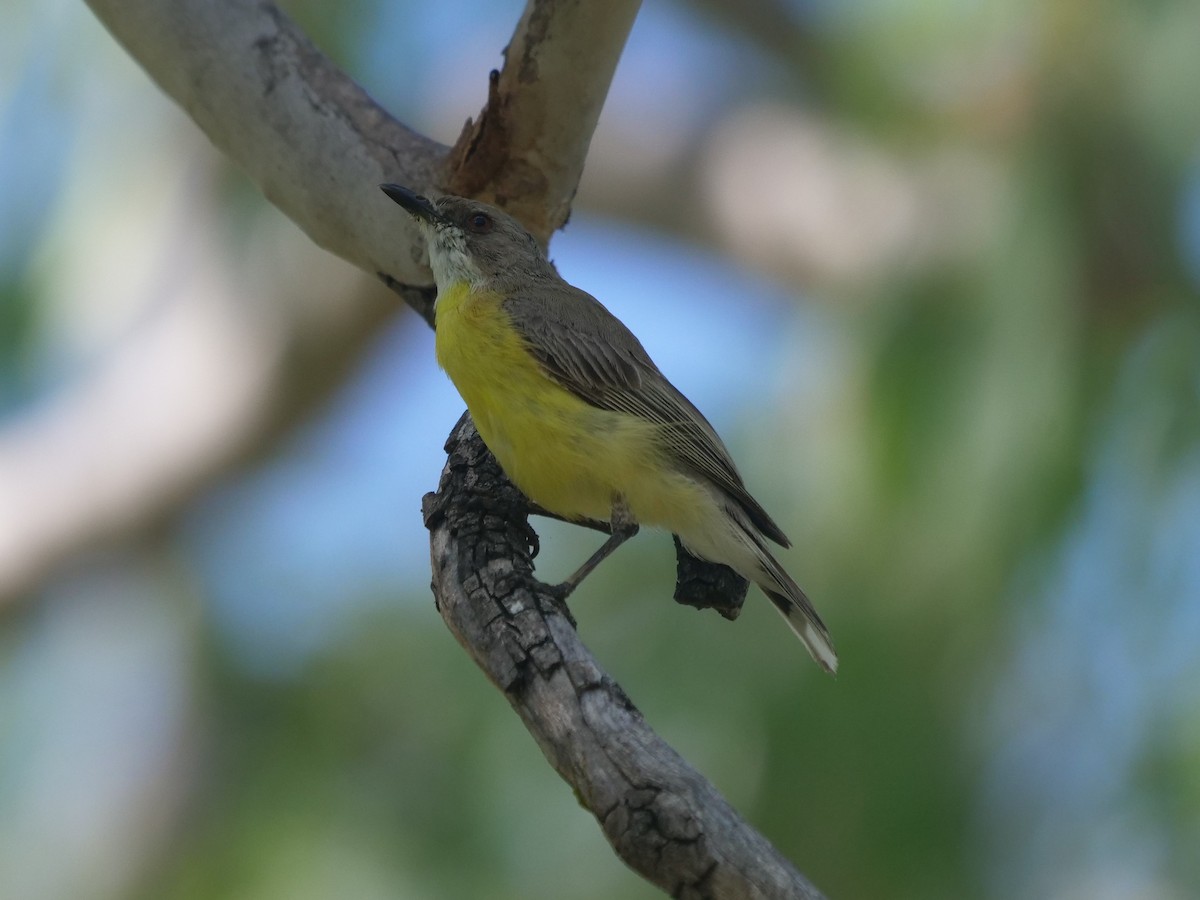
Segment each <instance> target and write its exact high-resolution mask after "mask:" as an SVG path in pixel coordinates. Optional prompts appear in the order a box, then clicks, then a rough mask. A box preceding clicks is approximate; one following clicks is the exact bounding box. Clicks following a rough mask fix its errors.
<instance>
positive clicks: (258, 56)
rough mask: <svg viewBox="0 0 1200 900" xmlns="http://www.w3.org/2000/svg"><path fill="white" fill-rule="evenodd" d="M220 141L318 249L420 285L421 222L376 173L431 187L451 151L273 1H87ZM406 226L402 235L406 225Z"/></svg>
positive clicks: (423, 276) (422, 274)
mask: <svg viewBox="0 0 1200 900" xmlns="http://www.w3.org/2000/svg"><path fill="white" fill-rule="evenodd" d="M88 5H89V6H90V7H91V8H92V11H93V12H95V14H96V16H97V17H98V18H99V19H100V21H101V22H103V23H104V26H105V27H106V28H107V29H108V30H109V31H110V32H112V34H113V36H114V37H115V38H116V39H117V40H118V41H119V42H120V43H121V44H122V46H124V47H125V49H126V50H127V51H128V52H129V54H130V55H131V56H132V57H133V58H134V59H136V60H137V61H138V62H139V63H140V64H141V65H142V67H143V68H144V69H145V70H146V72H147V73H148V74H149V75H150V77H151V78H153V79H154V80H155V81H156V82H157V83H158V85H159V86H160V87H161V88H162V89H163V90H164V91H166V93H167V94H168V95H170V97H171V98H172V99H173V100H175V102H177V103H178V104H179V105H180V106H181V107H183V109H184V110H185V111H186V112H187V113H188V115H190V116H191V117H192V118H193V119H194V120H195V122H196V124H197V125H199V126H200V128H201V129H202V130H203V131H204V133H205V134H206V135H208V137H209V139H210V140H211V141H212V142H213V143H214V144H216V146H217V147H218V148H219V149H220V150H221V151H223V152H224V153H225V154H227V155H228V156H229V158H230V159H231V160H233V162H234V163H236V164H237V165H238V166H239V167H240V168H242V169H243V170H244V171H245V172H246V173H247V174H248V175H249V176H250V177H251V178H252V179H253V180H254V182H255V183H256V184H258V186H259V187H260V188H262V192H263V194H264V195H266V197H267V199H268V200H270V201H271V202H272V203H274V204H275V205H276V206H278V207H279V208H280V209H281V210H282V211H283V212H284V213H285V214H287V216H288V217H289V218H290V219H292V221H294V222H295V223H296V224H297V225H299V226H300V227H301V228H302V229H303V230H304V232H305V233H306V234H308V236H309V237H311V238H312V239H313V241H315V242H316V243H317V244H318V245H319V246H321V247H324V248H325V249H326V250H330V251H332V252H333V253H336V254H337V255H338V256H340V257H342V258H343V259H346V260H348V261H350V262H352V263H354V264H355V265H356V266H358V267H360V268H362V269H364V270H366V271H367V272H370V273H372V274H374V273H387V275H389V276H390V277H391V278H392V279H394V280H395V281H398V282H404V283H411V284H427V283H429V281H430V279H429V276H428V273H427V272H426V271H425V270H424V268H423V266H422V265H421V258H422V257H421V255H420V254H419V253H414V252H413V250H414V247H417V246H418V243H417V241H418V237H417V234H416V230H415V229H414V228H413V227H412V226H411V225H410V224H409V223H408V222H406V221H405V217H404V216H399V215H397V214H396V210H395V208H394V206H392V205H391V204H389V203H387V202H386V198H382V197H380V196H379V190H378V188H377V185H378V184H379V183H380V182H381V181H403V182H404V183H405V184H409V185H413V186H414V187H418V188H430V187H432V186H433V185H434V184H435V182H436V181H437V180H438V173H439V172H440V171H441V167H442V165H443V163H444V161H445V158H446V152H447V151H446V148H445V147H443V146H442V145H440V144H438V143H436V142H435V141H431V140H429V139H428V138H425V137H422V136H421V135H419V134H417V133H415V132H413V131H411V130H410V129H408V128H406V127H405V126H404V125H402V124H400V123H399V122H397V121H396V120H395V119H393V118H392V117H391V116H389V115H388V114H387V113H386V112H385V111H384V110H383V109H382V108H380V107H379V106H378V105H376V104H375V102H374V101H372V100H371V98H370V97H368V96H367V95H366V93H365V92H364V91H363V90H362V89H361V88H360V87H359V86H358V85H356V84H355V83H354V82H353V81H351V80H350V79H349V78H348V77H347V76H346V75H345V74H343V73H342V72H340V71H339V70H338V69H337V68H336V67H335V66H334V65H333V63H332V62H330V61H329V60H328V59H327V58H326V57H324V56H323V55H321V53H320V52H319V51H318V50H317V49H316V48H315V47H313V45H312V44H311V43H310V42H309V40H308V38H306V37H305V36H304V34H302V33H301V32H300V30H299V29H298V28H297V27H296V26H295V25H294V24H293V23H292V22H291V21H290V20H289V19H288V18H287V17H286V16H285V15H284V14H283V13H282V12H280V11H279V10H278V9H277V8H276V7H275V6H274V5H273V4H271V3H268V2H260V0H88ZM405 229H406V230H407V233H406V232H405Z"/></svg>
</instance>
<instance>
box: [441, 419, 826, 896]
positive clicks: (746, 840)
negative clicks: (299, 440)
mask: <svg viewBox="0 0 1200 900" xmlns="http://www.w3.org/2000/svg"><path fill="white" fill-rule="evenodd" d="M446 450H447V453H448V454H449V458H448V460H447V463H446V467H445V469H444V471H443V472H442V478H441V482H440V484H439V486H438V490H437V493H436V494H429V495H427V496H426V498H425V504H424V509H425V522H426V525H427V526H428V528H429V530H430V547H431V557H432V562H433V590H434V595H435V597H436V600H437V606H438V610H439V611H440V612H441V615H442V618H443V619H444V620H445V621H446V624H447V625H448V626H449V628H450V630H451V631H452V632H453V633H454V636H455V637H456V638H457V639H458V641H459V643H461V644H462V645H463V647H464V648H465V649H466V650H467V652H468V653H469V654H470V655H471V657H472V658H473V659H474V660H475V662H476V663H477V664H478V665H479V667H480V668H481V669H483V671H484V672H485V673H486V674H487V676H488V678H490V679H491V680H492V682H493V683H494V684H495V685H496V686H497V687H498V688H499V689H500V690H501V691H503V693H504V695H505V697H506V698H507V699H508V701H509V703H510V704H512V707H513V709H514V710H516V712H517V714H518V715H520V717H521V719H522V721H524V723H525V725H526V727H527V728H528V729H529V731H530V733H531V734H532V735H533V737H534V739H535V740H536V741H537V742H538V745H539V746H540V747H541V749H542V752H543V753H544V754H545V755H546V759H547V760H549V762H550V764H551V765H553V766H554V768H555V769H556V770H557V771H558V773H559V774H560V775H561V776H562V777H563V779H565V780H566V781H567V783H568V784H570V785H571V787H572V788H573V789H574V791H575V793H576V795H577V796H578V797H579V800H580V802H581V803H582V804H583V805H584V806H585V807H586V808H587V809H588V810H589V811H591V812H592V814H593V815H595V817H596V819H597V821H598V822H599V823H600V827H601V828H602V829H603V831H604V835H605V837H606V838H608V841H609V842H610V843H611V844H612V846H613V849H614V850H615V851H616V852H617V854H618V855H619V856H620V857H621V859H622V860H624V861H625V862H626V863H627V864H628V865H629V866H630V867H631V868H633V869H634V870H635V871H637V872H638V873H639V874H641V875H642V876H643V877H645V878H646V879H648V880H649V881H651V882H653V883H654V884H656V885H658V886H659V887H660V888H662V889H663V890H664V891H666V892H667V893H669V894H670V895H671V896H673V897H680V898H688V900H701V898H711V900H760V898H761V900H765V898H818V897H820V896H821V895H820V893H819V892H818V891H817V890H816V888H814V887H813V886H812V884H810V883H809V882H808V881H807V879H805V878H804V876H803V875H801V874H800V873H799V872H797V871H796V869H795V868H794V867H793V866H792V865H791V863H789V862H788V861H787V860H786V859H785V858H784V857H783V856H782V855H781V854H780V853H779V852H778V851H777V850H776V849H775V848H774V847H773V846H772V845H771V844H770V842H769V841H767V840H766V838H764V837H763V836H762V835H761V834H759V833H758V832H757V831H755V830H754V829H753V828H752V827H751V826H750V825H748V824H747V823H746V821H745V820H744V819H742V817H741V816H739V815H738V814H737V812H735V811H734V810H733V808H732V807H731V806H730V805H729V804H728V803H727V802H726V801H725V799H724V798H723V797H721V795H720V794H719V793H718V792H717V791H716V789H715V788H714V787H713V786H712V785H711V784H710V783H709V782H708V781H707V780H705V779H704V777H703V776H701V775H700V774H699V773H698V772H696V771H695V770H694V769H692V768H691V767H690V766H688V764H687V763H686V762H685V761H684V760H683V759H682V758H681V757H680V756H679V755H678V754H677V753H676V752H675V751H674V750H673V749H671V747H670V746H668V745H667V744H666V743H665V742H664V741H663V740H662V738H660V737H659V736H658V735H657V734H655V733H654V731H653V730H651V728H650V727H649V726H648V725H647V724H646V721H645V719H643V718H642V715H641V713H640V712H638V710H637V708H636V707H635V706H634V705H633V703H632V701H630V699H629V697H628V696H626V694H625V692H624V691H623V690H622V689H621V687H620V685H618V684H617V683H616V682H615V681H613V679H612V677H611V676H609V675H608V674H607V673H606V672H605V671H604V670H603V669H602V668H601V667H600V665H599V663H597V661H596V660H595V658H594V657H593V656H592V655H591V654H590V653H589V652H588V650H587V648H586V647H584V645H583V643H582V642H581V641H580V640H579V636H578V634H577V633H576V631H575V627H574V622H573V621H572V619H571V615H570V613H569V612H568V610H567V609H566V608H565V606H564V605H562V604H560V603H558V602H557V601H555V600H554V599H553V595H552V594H550V593H549V592H547V591H546V590H545V589H544V587H543V586H542V585H541V584H540V583H539V582H538V581H537V580H536V579H535V578H534V576H533V563H532V557H533V548H534V547H535V546H536V537H535V536H534V535H533V532H532V530H531V529H530V527H529V523H528V518H527V515H528V506H527V503H526V501H525V499H524V497H523V496H522V495H521V493H520V492H519V491H518V490H517V489H516V488H515V487H513V485H512V484H511V483H510V482H509V481H508V480H507V479H506V478H505V477H504V475H503V473H502V472H501V470H500V468H499V466H498V465H497V463H496V461H495V459H494V457H492V455H491V454H490V453H489V452H488V451H487V449H486V448H485V447H484V445H483V442H482V441H481V440H480V439H479V435H478V433H477V432H476V431H475V427H474V424H473V423H472V422H471V420H470V418H469V417H468V416H466V415H464V416H463V418H462V419H461V420H460V421H459V423H458V425H456V426H455V428H454V431H453V432H452V433H451V435H450V439H449V440H448V441H447V443H446Z"/></svg>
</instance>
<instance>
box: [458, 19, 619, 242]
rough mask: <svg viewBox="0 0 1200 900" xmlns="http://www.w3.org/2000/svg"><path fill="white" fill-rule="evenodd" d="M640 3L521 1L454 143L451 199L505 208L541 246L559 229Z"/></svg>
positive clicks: (568, 210)
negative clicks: (482, 102) (499, 56)
mask: <svg viewBox="0 0 1200 900" xmlns="http://www.w3.org/2000/svg"><path fill="white" fill-rule="evenodd" d="M640 6H641V0H609V2H605V3H580V2H562V0H528V2H527V3H526V5H525V12H524V13H523V14H522V16H521V20H520V22H518V23H517V28H516V32H515V33H514V34H513V37H512V40H511V41H510V42H509V45H508V47H507V48H505V51H504V68H503V70H502V71H500V72H492V76H491V79H490V80H489V83H488V102H487V106H486V107H485V108H484V110H483V112H481V113H480V114H479V117H478V118H477V119H476V120H475V121H471V120H468V121H467V124H466V126H465V127H464V128H463V133H462V135H461V136H460V137H459V139H458V142H457V144H456V145H455V147H454V151H453V155H452V164H451V176H450V179H449V182H448V183H447V188H448V189H449V191H450V192H451V193H454V194H460V195H462V196H466V197H478V198H480V199H482V200H490V201H492V202H495V203H497V204H498V205H500V206H503V207H505V208H506V209H507V210H508V211H509V212H510V213H512V214H513V215H514V216H516V217H517V218H518V219H520V220H521V221H522V222H523V223H524V225H525V227H526V228H528V229H529V230H530V231H531V232H533V233H534V234H535V235H537V237H538V238H539V239H540V240H541V241H542V244H543V246H544V245H545V244H546V243H547V242H548V241H549V239H550V235H551V234H553V233H554V232H555V231H556V230H557V229H559V228H561V227H562V226H563V225H565V224H566V221H567V217H568V216H569V215H570V212H571V201H572V199H573V198H574V197H575V189H576V188H577V187H578V185H579V178H580V176H581V175H582V174H583V163H584V160H585V159H586V157H587V150H588V145H589V144H590V143H591V141H592V133H593V132H594V131H595V129H596V123H597V121H599V119H600V110H601V108H602V107H603V106H604V98H605V97H607V96H608V87H609V84H610V83H611V82H612V77H613V73H614V72H615V71H616V68H617V61H618V60H619V59H620V58H621V50H622V49H623V48H624V47H625V41H626V39H627V38H628V37H629V31H630V29H631V28H632V27H633V21H634V19H635V18H636V17H637V12H638V8H639V7H640Z"/></svg>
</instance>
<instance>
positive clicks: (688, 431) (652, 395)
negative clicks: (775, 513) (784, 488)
mask: <svg viewBox="0 0 1200 900" xmlns="http://www.w3.org/2000/svg"><path fill="white" fill-rule="evenodd" d="M504 305H505V309H506V310H507V311H508V313H509V315H510V316H511V317H512V321H513V324H514V326H515V327H516V329H517V331H519V332H520V333H521V335H522V337H523V338H524V339H525V341H526V343H527V344H528V346H529V350H530V352H531V353H532V354H533V355H534V356H535V357H536V358H537V360H538V361H539V362H540V363H541V364H542V367H543V368H544V370H545V371H546V373H547V374H548V375H550V377H552V378H554V379H555V380H556V381H557V382H558V383H559V384H561V385H562V386H563V387H565V388H566V389H567V390H569V391H571V392H572V393H573V394H575V395H576V396H578V397H579V398H581V399H582V400H585V401H586V402H588V403H590V404H591V405H592V406H595V407H597V408H599V409H607V410H613V411H617V412H625V413H630V414H632V415H635V416H640V417H641V418H643V419H647V420H649V421H651V422H655V423H657V424H659V425H661V426H662V440H663V443H664V445H665V447H666V448H667V449H668V450H669V451H670V453H671V454H672V455H673V456H674V457H675V459H676V460H678V462H679V463H681V464H682V465H683V466H686V467H687V468H690V469H692V470H693V471H695V472H697V473H698V474H701V475H703V476H705V477H707V478H708V479H709V480H710V481H712V482H713V483H714V484H715V485H716V486H717V487H719V488H720V489H721V490H722V491H724V492H725V493H726V494H727V495H729V497H730V498H731V499H733V500H734V501H736V502H737V504H738V505H739V506H741V507H742V509H743V510H745V512H746V514H747V516H748V517H749V518H750V521H751V522H753V523H754V525H755V526H757V527H758V529H759V530H760V531H762V533H763V534H764V535H766V536H767V537H769V538H770V539H771V540H773V541H775V542H776V543H779V544H782V545H783V546H785V547H790V546H791V542H790V541H789V540H788V539H787V536H786V535H785V534H784V533H783V531H782V530H781V529H780V528H779V526H778V525H776V524H775V522H774V521H773V520H772V519H771V517H770V516H769V515H767V512H766V510H764V509H763V508H762V506H760V505H759V503H758V501H757V500H755V499H754V498H753V497H752V496H750V492H749V491H747V490H746V487H745V485H744V484H743V483H742V477H741V475H740V474H738V471H737V468H736V467H735V466H734V464H733V460H732V459H731V458H730V456H729V451H728V450H727V449H725V445H724V444H723V443H722V442H721V439H720V438H719V437H718V436H717V433H716V431H715V430H713V427H712V426H711V425H710V424H709V423H708V420H707V419H705V418H704V416H703V415H702V414H701V413H700V410H698V409H696V407H695V406H693V405H692V403H691V402H690V401H689V400H688V399H687V397H685V396H683V394H681V393H680V392H679V390H678V389H677V388H676V387H675V386H674V385H673V384H671V382H669V381H668V380H667V378H666V376H664V375H663V374H662V373H661V372H660V371H659V370H658V366H656V365H655V364H654V361H653V360H652V359H651V358H650V355H649V354H648V353H646V350H645V348H643V347H642V345H641V342H639V341H638V339H637V338H636V337H634V335H633V333H632V332H631V331H630V330H629V329H628V328H626V327H625V326H624V324H622V323H621V321H620V320H619V319H618V318H617V317H616V316H614V315H613V314H612V313H610V312H609V311H608V310H607V309H605V308H604V306H603V305H602V304H601V303H600V301H598V300H597V299H596V298H594V297H593V296H592V295H591V294H588V293H586V292H585V291H581V290H579V289H578V288H575V287H571V286H570V285H569V284H567V283H566V282H556V283H555V284H554V285H553V287H552V288H549V287H548V289H546V290H538V289H536V288H535V289H533V290H528V291H525V292H523V293H521V294H519V295H516V296H513V297H510V298H508V299H507V300H506V301H505V302H504Z"/></svg>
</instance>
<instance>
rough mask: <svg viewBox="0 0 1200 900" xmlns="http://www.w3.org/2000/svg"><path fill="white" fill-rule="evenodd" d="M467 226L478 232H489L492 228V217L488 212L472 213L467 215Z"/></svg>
mask: <svg viewBox="0 0 1200 900" xmlns="http://www.w3.org/2000/svg"><path fill="white" fill-rule="evenodd" d="M467 227H468V228H469V229H471V230H472V231H473V232H475V233H476V234H487V233H488V232H489V231H491V230H492V217H491V216H489V215H488V214H487V213H481V212H477V213H472V214H471V215H470V216H468V217H467Z"/></svg>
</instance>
